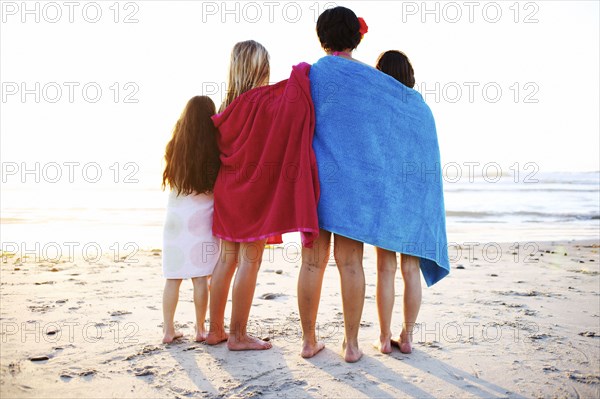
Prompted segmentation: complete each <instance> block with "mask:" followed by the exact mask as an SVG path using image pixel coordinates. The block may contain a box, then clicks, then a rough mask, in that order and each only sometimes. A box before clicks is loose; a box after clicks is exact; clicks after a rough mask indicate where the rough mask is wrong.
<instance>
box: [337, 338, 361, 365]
mask: <svg viewBox="0 0 600 399" xmlns="http://www.w3.org/2000/svg"><path fill="white" fill-rule="evenodd" d="M342 350H343V351H344V360H345V361H346V362H348V363H355V362H358V361H359V360H360V358H361V357H362V355H363V353H362V351H361V350H360V349H359V348H358V345H356V346H355V345H347V344H346V340H344V343H343V344H342Z"/></svg>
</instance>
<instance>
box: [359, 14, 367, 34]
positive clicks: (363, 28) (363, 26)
mask: <svg viewBox="0 0 600 399" xmlns="http://www.w3.org/2000/svg"><path fill="white" fill-rule="evenodd" d="M358 24H359V25H360V28H359V29H358V31H359V32H360V38H361V39H362V38H363V36H364V35H365V33H367V32H368V31H369V27H368V26H367V23H366V22H365V20H364V19H362V17H358Z"/></svg>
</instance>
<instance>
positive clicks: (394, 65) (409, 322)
mask: <svg viewBox="0 0 600 399" xmlns="http://www.w3.org/2000/svg"><path fill="white" fill-rule="evenodd" d="M376 68H377V69H378V70H380V71H382V72H383V73H385V74H388V75H390V76H391V77H393V78H394V79H396V80H397V81H399V82H400V83H402V84H403V85H405V86H407V87H410V88H413V87H414V86H415V75H414V70H413V67H412V65H411V63H410V61H409V59H408V57H407V56H406V55H405V54H404V53H403V52H401V51H396V50H390V51H386V52H385V53H383V54H381V55H380V56H379V59H378V60H377V66H376ZM376 251H377V312H378V314H379V328H380V335H379V343H378V345H377V346H378V348H379V350H380V351H381V353H390V352H392V345H393V346H397V347H399V348H400V352H402V353H411V352H412V334H413V329H414V326H415V322H416V321H417V315H418V314H419V309H420V307H421V270H420V267H419V258H417V257H414V256H410V255H406V254H400V270H401V272H402V279H403V280H404V322H403V323H402V332H401V333H400V338H399V339H398V341H395V340H393V339H392V330H391V323H392V310H393V309H394V297H395V289H394V285H395V284H394V283H395V277H396V269H397V268H398V263H397V260H396V253H395V252H392V251H388V250H387V249H383V248H376Z"/></svg>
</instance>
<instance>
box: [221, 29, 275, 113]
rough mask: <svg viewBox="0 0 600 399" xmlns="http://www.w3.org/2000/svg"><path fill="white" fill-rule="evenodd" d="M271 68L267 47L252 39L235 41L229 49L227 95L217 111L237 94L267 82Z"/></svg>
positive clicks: (223, 107) (224, 106) (230, 101)
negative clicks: (231, 48)
mask: <svg viewBox="0 0 600 399" xmlns="http://www.w3.org/2000/svg"><path fill="white" fill-rule="evenodd" d="M270 74H271V70H270V67H269V53H268V52H267V49H266V48H265V47H264V46H263V45H262V44H260V43H258V42H255V41H254V40H247V41H245V42H239V43H236V44H235V46H233V50H231V61H230V63H229V77H228V82H227V97H226V98H225V101H224V102H223V104H221V107H220V108H219V112H221V111H223V110H224V109H225V108H226V107H227V106H228V105H229V104H231V103H232V102H233V100H235V99H236V98H237V97H238V96H239V95H241V94H244V93H245V92H247V91H249V90H252V89H254V88H256V87H259V86H262V85H264V84H267V83H268V82H269V76H270Z"/></svg>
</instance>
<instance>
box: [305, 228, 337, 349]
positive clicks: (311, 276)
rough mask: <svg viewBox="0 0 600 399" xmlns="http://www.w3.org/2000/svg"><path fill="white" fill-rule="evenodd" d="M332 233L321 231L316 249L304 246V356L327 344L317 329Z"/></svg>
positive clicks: (316, 242) (315, 244)
mask: <svg viewBox="0 0 600 399" xmlns="http://www.w3.org/2000/svg"><path fill="white" fill-rule="evenodd" d="M330 247H331V233H330V232H329V231H325V230H320V231H319V237H318V238H317V240H316V241H315V242H314V243H313V247H312V248H304V247H303V248H302V267H301V268H300V275H299V276H298V310H299V312H300V322H301V324H302V352H300V355H301V356H302V357H304V358H309V357H313V356H314V355H316V354H317V353H318V352H319V351H320V350H321V349H323V348H324V347H325V344H323V342H321V341H318V340H317V334H316V332H315V329H316V324H317V313H318V311H319V302H320V300H321V287H322V286H323V275H324V273H325V268H326V267H327V261H328V260H329V251H330Z"/></svg>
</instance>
